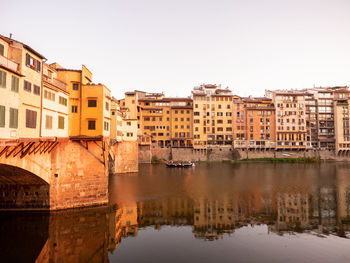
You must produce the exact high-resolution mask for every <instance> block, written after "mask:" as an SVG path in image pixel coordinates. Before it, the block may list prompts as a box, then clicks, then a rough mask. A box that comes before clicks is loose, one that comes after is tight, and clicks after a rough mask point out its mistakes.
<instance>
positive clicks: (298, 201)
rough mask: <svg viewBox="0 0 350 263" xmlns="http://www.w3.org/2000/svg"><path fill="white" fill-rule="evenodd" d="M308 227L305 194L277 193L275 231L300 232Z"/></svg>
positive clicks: (307, 203) (307, 207)
mask: <svg viewBox="0 0 350 263" xmlns="http://www.w3.org/2000/svg"><path fill="white" fill-rule="evenodd" d="M308 227H309V197H308V194H307V193H302V192H299V193H278V194H277V220H276V230H277V231H283V230H299V231H300V230H301V229H306V228H308Z"/></svg>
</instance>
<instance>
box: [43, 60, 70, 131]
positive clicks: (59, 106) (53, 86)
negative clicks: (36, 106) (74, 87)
mask: <svg viewBox="0 0 350 263" xmlns="http://www.w3.org/2000/svg"><path fill="white" fill-rule="evenodd" d="M68 101H69V94H68V90H67V87H66V83H64V82H62V81H60V80H58V79H57V71H56V70H55V69H54V68H52V67H50V66H49V65H47V64H46V63H44V67H43V100H42V114H41V115H42V116H41V118H42V119H41V136H42V137H68Z"/></svg>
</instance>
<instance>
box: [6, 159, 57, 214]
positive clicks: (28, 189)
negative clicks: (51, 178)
mask: <svg viewBox="0 0 350 263" xmlns="http://www.w3.org/2000/svg"><path fill="white" fill-rule="evenodd" d="M49 208H50V185H49V184H48V183H47V182H46V181H45V180H43V179H42V178H41V177H39V176H37V175H35V174H33V173H32V172H30V171H27V170H25V169H22V168H19V167H16V166H12V165H8V164H0V209H1V210H6V209H8V210H21V209H33V210H48V209H49Z"/></svg>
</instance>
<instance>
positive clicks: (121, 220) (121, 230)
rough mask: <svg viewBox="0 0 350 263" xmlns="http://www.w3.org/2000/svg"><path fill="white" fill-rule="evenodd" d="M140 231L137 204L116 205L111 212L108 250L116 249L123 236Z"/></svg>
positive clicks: (133, 234) (134, 234)
mask: <svg viewBox="0 0 350 263" xmlns="http://www.w3.org/2000/svg"><path fill="white" fill-rule="evenodd" d="M137 231H138V223H137V204H136V202H133V203H131V204H127V205H122V206H121V207H118V206H117V205H114V206H113V207H112V208H111V213H110V214H109V238H108V242H109V243H108V250H109V251H114V250H115V249H116V248H117V247H118V245H119V243H120V242H121V238H122V237H128V236H136V235H137Z"/></svg>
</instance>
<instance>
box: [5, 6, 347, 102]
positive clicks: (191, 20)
mask: <svg viewBox="0 0 350 263" xmlns="http://www.w3.org/2000/svg"><path fill="white" fill-rule="evenodd" d="M0 2H1V23H0V34H2V35H5V36H9V34H10V33H12V34H13V38H14V39H16V40H19V41H21V42H24V43H26V44H28V45H29V46H31V47H32V48H34V49H35V50H37V51H38V52H39V53H41V54H43V55H44V56H45V57H46V58H47V59H48V63H52V62H57V63H59V64H60V65H62V66H63V67H65V68H74V69H79V68H81V65H82V64H84V65H85V66H87V67H88V68H89V69H90V70H91V71H92V73H93V81H94V82H95V83H103V84H105V85H106V86H107V87H108V88H109V89H110V90H111V91H112V94H113V96H114V97H116V98H122V97H123V96H124V92H126V91H133V90H144V91H148V92H165V94H166V95H167V96H179V97H186V96H189V95H190V94H191V90H192V89H193V87H194V86H198V85H200V84H202V83H208V84H221V85H222V87H224V88H225V87H229V88H230V89H231V90H232V91H233V93H234V94H236V95H240V96H248V95H252V96H263V95H264V91H265V89H303V88H312V87H314V86H339V85H350V15H349V11H350V1H349V0H241V1H238V0H237V1H236V0H124V1H122V0H115V1H107V0H82V1H80V0H68V1H67V0H60V1H48V0H44V1H41V0H31V1H28V0H16V1H13V0H0Z"/></svg>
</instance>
